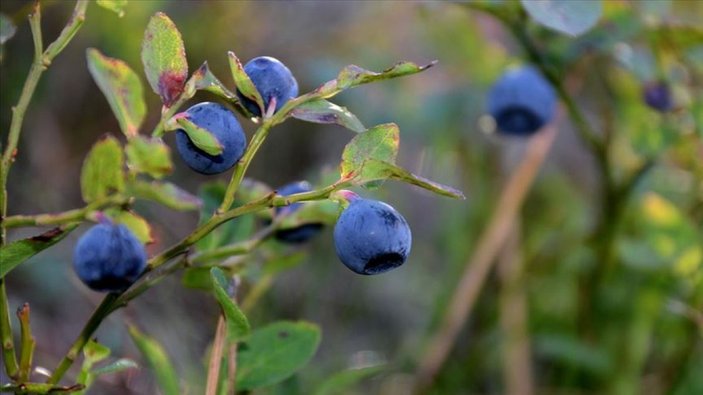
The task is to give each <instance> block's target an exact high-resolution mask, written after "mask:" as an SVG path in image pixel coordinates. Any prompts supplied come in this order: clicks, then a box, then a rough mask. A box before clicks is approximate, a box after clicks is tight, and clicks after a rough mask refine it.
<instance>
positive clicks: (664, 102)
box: [642, 81, 674, 112]
mask: <svg viewBox="0 0 703 395" xmlns="http://www.w3.org/2000/svg"><path fill="white" fill-rule="evenodd" d="M642 95H643V96H644V102H645V103H646V104H647V105H648V106H649V107H651V108H653V109H655V110H657V111H660V112H667V111H670V110H671V109H672V108H673V107H674V103H673V100H672V99H671V90H670V89H669V85H667V84H666V82H663V81H659V82H650V83H649V84H646V85H645V86H644V92H643V93H642Z"/></svg>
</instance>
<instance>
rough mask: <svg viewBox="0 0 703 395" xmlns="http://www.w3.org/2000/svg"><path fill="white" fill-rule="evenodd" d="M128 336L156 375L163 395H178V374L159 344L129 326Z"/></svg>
mask: <svg viewBox="0 0 703 395" xmlns="http://www.w3.org/2000/svg"><path fill="white" fill-rule="evenodd" d="M128 329H129V334H130V336H131V337H132V341H134V344H135V345H136V346H137V348H138V349H139V351H140V352H141V353H142V355H144V358H145V359H146V360H147V363H148V364H149V367H150V368H151V369H152V370H153V371H154V373H155V374H156V381H157V382H158V383H159V387H160V388H161V390H162V391H163V393H164V395H179V394H180V393H181V391H180V389H179V385H178V374H177V373H176V370H175V369H174V367H173V365H172V364H171V361H170V360H169V359H168V355H166V352H165V351H164V349H163V347H162V346H161V344H159V343H158V342H157V341H156V340H155V339H153V338H151V337H149V336H147V335H145V334H143V333H141V332H140V331H139V330H138V329H137V328H136V327H135V326H133V325H129V327H128Z"/></svg>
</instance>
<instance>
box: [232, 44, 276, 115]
mask: <svg viewBox="0 0 703 395" xmlns="http://www.w3.org/2000/svg"><path fill="white" fill-rule="evenodd" d="M227 57H228V58H229V68H230V70H231V72H232V79H233V80H234V85H235V86H236V87H237V90H238V91H239V93H241V94H242V95H243V96H244V97H246V98H248V99H250V100H252V101H253V102H254V103H256V104H258V105H259V109H261V114H265V113H266V107H267V106H268V103H264V99H263V98H262V97H261V94H260V93H259V91H258V90H257V89H256V86H255V85H254V83H253V82H251V79H250V78H249V76H248V75H247V73H245V72H244V66H242V62H240V61H239V58H237V55H235V54H234V52H232V51H229V52H227Z"/></svg>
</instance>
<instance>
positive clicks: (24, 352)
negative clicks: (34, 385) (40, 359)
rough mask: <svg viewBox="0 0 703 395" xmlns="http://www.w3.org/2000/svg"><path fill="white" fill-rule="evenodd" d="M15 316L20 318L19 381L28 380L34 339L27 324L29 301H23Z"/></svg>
mask: <svg viewBox="0 0 703 395" xmlns="http://www.w3.org/2000/svg"><path fill="white" fill-rule="evenodd" d="M17 317H18V318H19V320H20V344H21V348H20V370H19V377H18V381H19V382H21V383H22V382H25V381H27V380H29V374H30V373H31V371H32V356H33V355H34V345H35V341H34V338H33V337H32V331H31V329H30V326H29V303H25V304H24V305H23V306H22V307H21V308H20V309H19V310H17Z"/></svg>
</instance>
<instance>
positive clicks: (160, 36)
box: [142, 12, 188, 107]
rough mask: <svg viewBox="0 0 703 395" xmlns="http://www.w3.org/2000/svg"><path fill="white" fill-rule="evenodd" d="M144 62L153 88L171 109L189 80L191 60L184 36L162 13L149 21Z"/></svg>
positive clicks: (144, 42) (145, 33)
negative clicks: (189, 59) (187, 79)
mask: <svg viewBox="0 0 703 395" xmlns="http://www.w3.org/2000/svg"><path fill="white" fill-rule="evenodd" d="M142 63H144V72H145V74H146V78H147V80H149V85H151V89H153V90H154V92H155V93H156V94H158V95H159V96H161V101H162V102H163V103H164V105H165V106H166V107H170V106H171V104H173V102H174V101H176V100H177V99H178V98H179V97H180V95H181V93H182V92H183V87H184V85H185V81H186V78H188V61H187V59H186V50H185V45H184V44H183V39H182V38H181V33H180V32H179V31H178V29H177V28H176V25H175V24H174V23H173V21H172V20H171V19H169V17H168V16H166V14H164V13H163V12H157V13H156V14H155V15H154V16H152V17H151V19H150V20H149V24H148V25H147V27H146V31H145V32H144V41H143V42H142Z"/></svg>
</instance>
